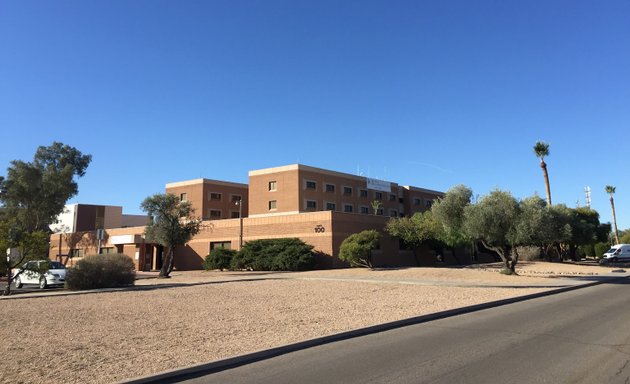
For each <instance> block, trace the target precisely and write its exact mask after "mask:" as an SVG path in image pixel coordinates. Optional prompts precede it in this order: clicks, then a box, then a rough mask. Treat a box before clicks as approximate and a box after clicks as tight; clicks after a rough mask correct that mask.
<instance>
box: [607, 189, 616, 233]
mask: <svg viewBox="0 0 630 384" xmlns="http://www.w3.org/2000/svg"><path fill="white" fill-rule="evenodd" d="M615 189H617V188H615V187H613V186H612V185H607V186H606V193H607V194H609V195H610V207H611V208H612V214H613V225H614V228H615V244H619V231H618V230H617V215H616V214H615V199H613V195H614V194H615Z"/></svg>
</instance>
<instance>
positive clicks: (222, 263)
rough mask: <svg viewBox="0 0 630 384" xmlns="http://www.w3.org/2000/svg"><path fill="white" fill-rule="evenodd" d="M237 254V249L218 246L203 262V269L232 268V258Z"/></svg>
mask: <svg viewBox="0 0 630 384" xmlns="http://www.w3.org/2000/svg"><path fill="white" fill-rule="evenodd" d="M235 254H236V251H235V250H233V249H228V248H216V249H213V250H212V251H210V254H209V255H208V256H206V259H205V260H204V262H203V269H205V270H207V271H208V270H211V269H220V270H224V269H230V265H231V262H232V258H233V257H234V255H235Z"/></svg>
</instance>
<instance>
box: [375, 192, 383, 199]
mask: <svg viewBox="0 0 630 384" xmlns="http://www.w3.org/2000/svg"><path fill="white" fill-rule="evenodd" d="M374 198H375V199H376V200H383V193H382V192H374Z"/></svg>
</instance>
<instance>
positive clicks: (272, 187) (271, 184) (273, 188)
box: [269, 181, 277, 191]
mask: <svg viewBox="0 0 630 384" xmlns="http://www.w3.org/2000/svg"><path fill="white" fill-rule="evenodd" d="M276 187H277V185H276V182H275V181H270V182H269V190H270V191H275V190H276Z"/></svg>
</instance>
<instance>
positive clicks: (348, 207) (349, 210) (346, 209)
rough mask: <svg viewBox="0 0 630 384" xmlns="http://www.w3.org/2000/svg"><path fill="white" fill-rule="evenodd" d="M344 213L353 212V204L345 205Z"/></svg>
mask: <svg viewBox="0 0 630 384" xmlns="http://www.w3.org/2000/svg"><path fill="white" fill-rule="evenodd" d="M343 211H344V212H352V204H344V206H343Z"/></svg>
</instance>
